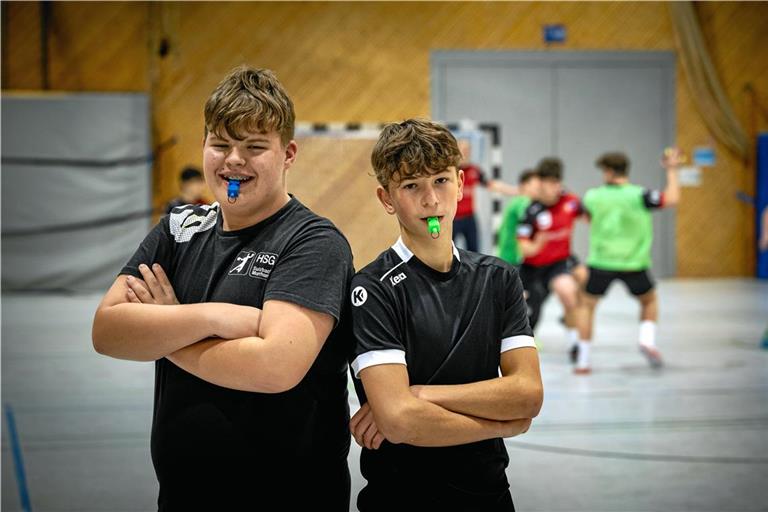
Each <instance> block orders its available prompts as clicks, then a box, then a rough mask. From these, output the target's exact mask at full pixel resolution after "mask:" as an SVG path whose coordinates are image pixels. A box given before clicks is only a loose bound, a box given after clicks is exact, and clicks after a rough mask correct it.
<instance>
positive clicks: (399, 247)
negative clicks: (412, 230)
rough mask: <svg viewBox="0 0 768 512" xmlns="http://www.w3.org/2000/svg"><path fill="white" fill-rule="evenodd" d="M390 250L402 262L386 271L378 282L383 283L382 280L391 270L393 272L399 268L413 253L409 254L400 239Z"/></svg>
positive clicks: (408, 250) (409, 251)
mask: <svg viewBox="0 0 768 512" xmlns="http://www.w3.org/2000/svg"><path fill="white" fill-rule="evenodd" d="M392 250H393V251H395V252H396V253H397V255H398V256H399V257H400V259H401V260H402V261H401V262H400V263H398V264H397V265H395V266H394V267H392V268H391V269H389V270H387V272H386V273H385V274H384V275H383V276H381V279H379V282H382V281H384V279H385V278H386V277H387V276H388V275H389V274H390V273H391V272H392V271H393V270H395V269H396V268H397V267H399V266H400V265H402V264H403V263H405V262H406V261H408V260H410V259H411V258H412V257H413V253H412V252H411V250H410V249H409V248H408V247H406V246H405V244H404V243H403V238H402V237H400V238H398V239H397V242H395V245H393V246H392Z"/></svg>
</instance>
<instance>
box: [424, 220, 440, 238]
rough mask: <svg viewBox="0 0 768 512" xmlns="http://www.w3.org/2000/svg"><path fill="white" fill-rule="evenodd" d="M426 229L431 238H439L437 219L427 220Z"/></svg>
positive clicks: (438, 222)
mask: <svg viewBox="0 0 768 512" xmlns="http://www.w3.org/2000/svg"><path fill="white" fill-rule="evenodd" d="M427 229H428V230H429V234H430V235H431V236H432V238H437V237H439V236H440V221H439V220H437V217H428V218H427Z"/></svg>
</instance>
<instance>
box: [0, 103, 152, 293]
mask: <svg viewBox="0 0 768 512" xmlns="http://www.w3.org/2000/svg"><path fill="white" fill-rule="evenodd" d="M151 166H152V161H151V144H150V122H149V100H148V98H147V96H146V95H144V94H46V95H6V94H3V98H2V173H1V177H2V287H3V290H69V291H87V290H99V289H105V288H106V287H108V286H109V284H110V283H111V282H112V281H113V280H114V279H115V277H116V275H117V272H118V271H119V270H120V268H121V267H122V265H123V264H124V263H125V261H127V259H128V258H129V257H130V255H131V254H132V253H133V251H134V250H135V249H136V247H137V246H138V244H139V243H140V242H141V240H142V239H143V238H144V236H145V235H146V233H147V231H148V230H149V229H150V221H151V217H150V215H149V211H150V209H151V193H152V191H151Z"/></svg>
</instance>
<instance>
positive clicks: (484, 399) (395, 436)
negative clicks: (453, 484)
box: [350, 348, 543, 449]
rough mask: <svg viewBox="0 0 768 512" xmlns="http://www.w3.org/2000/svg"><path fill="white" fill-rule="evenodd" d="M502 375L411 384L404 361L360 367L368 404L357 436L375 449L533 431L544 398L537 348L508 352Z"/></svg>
mask: <svg viewBox="0 0 768 512" xmlns="http://www.w3.org/2000/svg"><path fill="white" fill-rule="evenodd" d="M501 368H502V376H501V377H498V378H495V379H489V380H485V381H480V382H473V383H469V384H460V385H445V386H409V381H408V372H407V369H406V367H405V366H403V365H399V364H383V365H377V366H371V367H368V368H365V369H363V370H361V371H360V378H361V380H362V382H363V386H364V387H365V393H366V395H367V397H368V402H367V403H366V404H364V405H363V407H361V408H360V410H359V411H358V412H357V413H356V414H355V415H354V416H353V418H352V420H351V421H350V429H351V430H352V433H353V435H354V436H355V440H356V441H357V442H358V444H360V445H361V446H365V447H366V448H371V449H375V448H378V447H379V446H380V445H381V442H382V441H383V440H384V439H387V440H388V441H390V442H392V443H408V444H412V445H415V446H452V445H457V444H465V443H471V442H475V441H482V440H484V439H492V438H496V437H513V436H516V435H518V434H521V433H523V432H525V431H527V430H528V427H529V426H530V424H531V419H532V418H534V417H535V416H536V415H537V414H538V412H539V409H540V408H541V403H542V399H543V392H542V385H541V375H540V373H539V360H538V355H537V353H536V350H535V349H533V348H519V349H515V350H509V351H507V352H504V353H503V354H502V357H501Z"/></svg>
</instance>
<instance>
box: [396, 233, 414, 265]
mask: <svg viewBox="0 0 768 512" xmlns="http://www.w3.org/2000/svg"><path fill="white" fill-rule="evenodd" d="M392 250H393V251H395V252H396V253H397V255H398V256H400V259H401V260H403V263H404V262H406V261H408V260H409V259H411V258H412V257H413V253H412V252H411V250H410V249H409V248H408V247H406V246H405V243H404V242H403V237H400V238H398V239H397V242H395V245H393V246H392Z"/></svg>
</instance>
